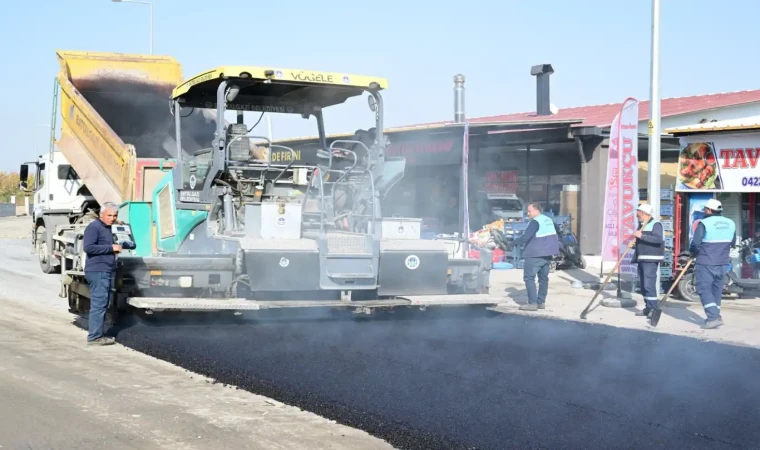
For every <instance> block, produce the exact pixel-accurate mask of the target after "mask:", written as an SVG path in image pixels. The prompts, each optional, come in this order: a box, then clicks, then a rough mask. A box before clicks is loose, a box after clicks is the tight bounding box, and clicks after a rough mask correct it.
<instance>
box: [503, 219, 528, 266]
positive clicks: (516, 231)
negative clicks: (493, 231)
mask: <svg viewBox="0 0 760 450" xmlns="http://www.w3.org/2000/svg"><path fill="white" fill-rule="evenodd" d="M529 223H530V221H529V220H524V221H522V222H504V238H505V239H506V241H507V242H513V241H514V240H515V239H518V238H519V237H520V236H522V235H523V233H525V230H527V229H528V224H529ZM523 247H524V245H518V246H515V247H512V251H511V252H507V253H505V255H504V256H505V259H507V258H509V257H511V260H512V264H513V265H514V267H515V268H516V269H522V268H523V267H524V265H525V260H524V259H523V257H522V250H523Z"/></svg>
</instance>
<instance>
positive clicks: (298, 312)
mask: <svg viewBox="0 0 760 450" xmlns="http://www.w3.org/2000/svg"><path fill="white" fill-rule="evenodd" d="M499 316H502V314H501V313H499V312H496V311H491V310H488V309H486V306H481V305H474V306H462V307H455V308H454V307H440V308H430V307H429V308H427V309H426V310H424V311H421V310H420V309H419V308H416V307H415V308H412V307H406V308H397V309H394V310H389V311H376V312H373V313H372V314H369V315H368V314H356V313H353V312H352V311H348V310H328V309H319V310H317V309H310V310H306V309H305V308H304V309H286V310H262V311H251V312H244V313H243V314H241V315H235V314H234V313H233V312H232V311H229V312H226V311H225V312H205V313H199V312H176V311H172V312H161V313H158V312H157V313H154V314H145V313H144V312H135V313H133V314H125V315H123V316H121V317H120V318H119V320H118V323H116V324H114V325H111V326H110V327H108V326H107V327H106V328H108V332H107V333H106V334H107V335H109V336H114V337H116V336H117V335H118V334H119V332H121V331H123V330H126V329H130V328H134V327H151V328H161V327H175V328H176V327H194V326H208V325H226V326H237V325H247V326H250V325H268V324H289V325H293V324H319V323H336V324H338V323H346V322H389V321H396V322H415V321H416V322H432V321H435V322H439V323H441V324H445V323H446V322H459V321H467V320H472V319H487V318H496V317H499ZM72 323H73V325H75V326H77V327H79V328H81V329H83V330H87V329H88V319H87V317H86V316H79V317H76V318H74V320H73V322H72Z"/></svg>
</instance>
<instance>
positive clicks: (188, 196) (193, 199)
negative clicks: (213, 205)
mask: <svg viewBox="0 0 760 450" xmlns="http://www.w3.org/2000/svg"><path fill="white" fill-rule="evenodd" d="M179 201H181V202H185V203H200V202H201V193H200V191H179Z"/></svg>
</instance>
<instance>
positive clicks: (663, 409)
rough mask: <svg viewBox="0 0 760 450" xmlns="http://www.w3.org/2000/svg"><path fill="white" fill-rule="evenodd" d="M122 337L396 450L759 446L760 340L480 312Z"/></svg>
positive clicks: (130, 329) (203, 326) (172, 326)
mask: <svg viewBox="0 0 760 450" xmlns="http://www.w3.org/2000/svg"><path fill="white" fill-rule="evenodd" d="M454 314H456V316H457V317H453V316H452V315H454ZM642 320H643V319H642ZM117 332H118V341H119V342H120V343H122V344H124V345H126V346H128V347H131V348H133V349H135V350H138V351H141V352H144V353H147V354H149V355H152V356H155V357H158V358H161V359H164V360H167V361H169V362H172V363H174V364H177V365H179V366H181V367H184V368H186V369H188V370H191V371H195V372H198V373H201V374H204V375H207V376H209V377H212V378H214V379H216V380H218V382H219V383H225V384H229V385H231V386H236V387H239V388H241V389H245V390H249V391H252V392H255V393H258V394H262V395H265V396H268V397H272V398H274V399H277V400H279V401H282V402H284V403H288V404H292V405H295V406H299V407H301V408H303V409H305V410H308V411H312V412H315V413H317V414H319V415H322V416H325V417H328V418H331V419H334V420H336V421H338V422H340V423H343V424H346V425H350V426H353V427H356V428H360V429H363V430H366V431H367V432H369V433H371V434H373V435H375V436H378V437H380V438H382V439H385V440H387V441H388V442H390V443H391V444H392V445H394V446H395V447H397V448H402V449H433V448H435V449H448V448H468V449H469V448H478V449H510V448H520V449H533V448H535V449H539V448H541V449H549V448H556V449H569V448H584V449H608V448H650V449H659V448H661V449H673V448H679V449H682V448H683V449H685V448H689V449H700V448H710V449H722V448H742V449H748V448H760V428H758V427H757V423H758V421H759V420H760V383H758V382H757V381H756V375H757V374H758V373H760V350H757V349H751V348H745V347H736V346H729V345H723V344H715V343H707V342H701V341H698V340H694V339H690V338H684V337H678V336H670V335H664V334H656V333H648V332H642V331H635V330H626V329H618V328H613V327H607V326H601V325H591V324H584V323H578V322H563V321H558V320H550V319H540V318H531V317H525V316H515V315H495V314H491V313H483V312H475V311H472V312H466V313H465V312H462V311H456V312H455V311H451V312H448V313H446V314H445V315H443V314H436V313H435V312H431V311H428V312H424V313H416V314H399V313H396V314H388V315H385V316H380V317H377V318H376V319H372V320H352V319H350V318H348V319H346V318H334V317H332V316H331V317H329V318H328V317H327V316H324V317H307V318H304V319H294V318H291V319H289V320H285V319H276V320H258V321H246V322H238V323H213V322H199V321H194V322H183V323H179V322H176V321H162V322H159V323H150V324H147V323H143V322H136V323H133V324H131V325H130V324H128V325H125V326H122V327H121V329H120V330H117Z"/></svg>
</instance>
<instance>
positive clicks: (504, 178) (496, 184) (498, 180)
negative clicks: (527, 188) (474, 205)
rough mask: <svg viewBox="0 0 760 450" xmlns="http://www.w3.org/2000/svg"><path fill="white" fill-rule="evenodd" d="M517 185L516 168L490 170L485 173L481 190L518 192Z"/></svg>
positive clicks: (495, 192)
mask: <svg viewBox="0 0 760 450" xmlns="http://www.w3.org/2000/svg"><path fill="white" fill-rule="evenodd" d="M517 187H518V175H517V171H516V170H489V171H486V173H485V179H484V180H483V186H482V189H481V190H482V191H484V192H486V193H489V194H516V193H517Z"/></svg>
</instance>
